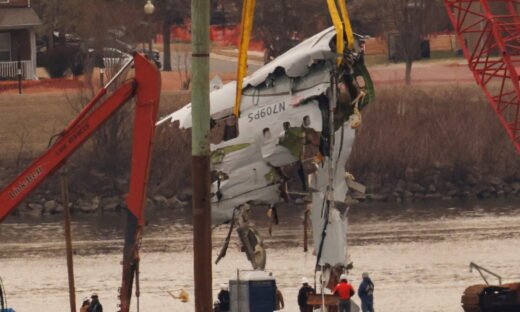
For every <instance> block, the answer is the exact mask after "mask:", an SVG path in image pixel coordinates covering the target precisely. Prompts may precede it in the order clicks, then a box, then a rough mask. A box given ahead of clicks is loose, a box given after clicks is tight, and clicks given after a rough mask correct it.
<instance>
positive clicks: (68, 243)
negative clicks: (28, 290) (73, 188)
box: [61, 166, 76, 312]
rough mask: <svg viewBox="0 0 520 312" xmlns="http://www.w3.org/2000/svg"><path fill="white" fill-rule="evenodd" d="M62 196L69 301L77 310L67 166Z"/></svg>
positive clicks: (62, 176)
mask: <svg viewBox="0 0 520 312" xmlns="http://www.w3.org/2000/svg"><path fill="white" fill-rule="evenodd" d="M61 197H62V200H61V201H62V205H63V212H64V215H65V221H64V230H65V247H66V251H67V273H68V278H69V301H70V311H71V312H76V287H75V286H74V262H73V258H72V235H71V229H70V208H69V183H68V178H67V167H66V166H63V168H62V169H61Z"/></svg>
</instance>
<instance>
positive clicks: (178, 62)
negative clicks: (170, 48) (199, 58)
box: [161, 52, 263, 73]
mask: <svg viewBox="0 0 520 312" xmlns="http://www.w3.org/2000/svg"><path fill="white" fill-rule="evenodd" d="M163 59H164V55H163V53H161V63H162V64H164V62H163ZM171 63H172V68H173V70H179V69H180V70H185V68H186V64H188V65H187V66H188V68H190V67H191V66H190V64H191V55H190V54H189V53H179V52H172V55H171ZM248 64H249V68H250V72H253V71H256V70H257V69H259V68H260V67H261V66H262V65H263V63H262V62H259V61H255V60H249V62H248ZM209 70H210V72H212V73H234V72H236V70H237V62H236V58H235V57H230V56H224V55H218V54H214V53H211V55H210V68H209Z"/></svg>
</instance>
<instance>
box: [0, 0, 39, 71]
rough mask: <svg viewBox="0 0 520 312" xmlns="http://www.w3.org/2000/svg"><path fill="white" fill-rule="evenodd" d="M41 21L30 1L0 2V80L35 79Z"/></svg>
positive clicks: (9, 0) (1, 0)
mask: <svg viewBox="0 0 520 312" xmlns="http://www.w3.org/2000/svg"><path fill="white" fill-rule="evenodd" d="M40 24H41V21H40V18H39V17H38V15H37V14H36V12H34V10H33V9H32V8H31V1H30V0H0V80H9V79H16V78H17V75H18V67H19V66H20V70H21V74H22V77H23V79H37V76H36V36H35V33H34V27H35V26H37V25H40Z"/></svg>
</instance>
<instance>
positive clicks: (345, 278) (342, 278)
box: [339, 274, 347, 281]
mask: <svg viewBox="0 0 520 312" xmlns="http://www.w3.org/2000/svg"><path fill="white" fill-rule="evenodd" d="M339 280H340V281H346V280H347V274H341V276H340V277H339Z"/></svg>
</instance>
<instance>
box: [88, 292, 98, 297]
mask: <svg viewBox="0 0 520 312" xmlns="http://www.w3.org/2000/svg"><path fill="white" fill-rule="evenodd" d="M97 296H98V295H97V293H92V295H91V296H90V298H93V297H97Z"/></svg>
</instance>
